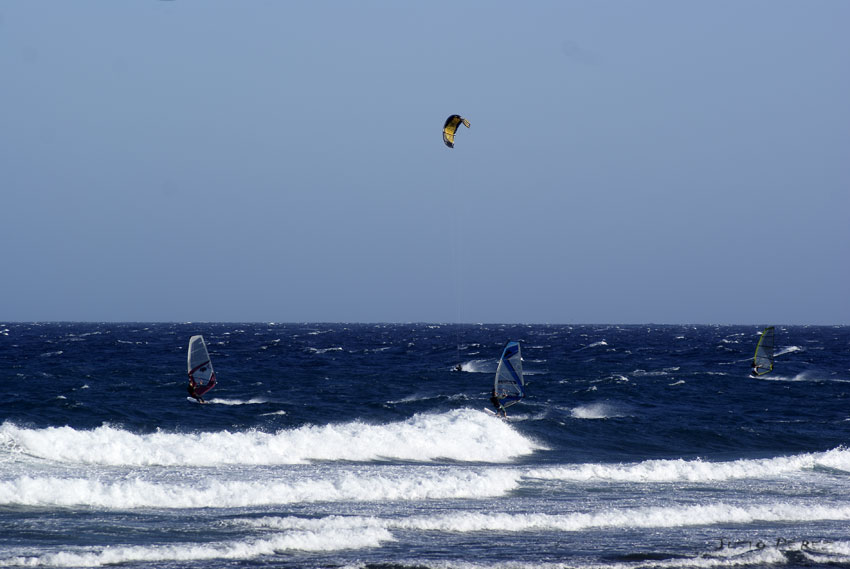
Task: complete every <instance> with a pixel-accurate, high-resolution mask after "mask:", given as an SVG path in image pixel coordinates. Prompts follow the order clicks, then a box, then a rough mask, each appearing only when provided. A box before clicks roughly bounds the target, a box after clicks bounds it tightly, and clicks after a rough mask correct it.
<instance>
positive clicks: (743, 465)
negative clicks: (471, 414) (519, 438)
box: [526, 448, 850, 482]
mask: <svg viewBox="0 0 850 569" xmlns="http://www.w3.org/2000/svg"><path fill="white" fill-rule="evenodd" d="M815 467H823V468H830V469H834V470H843V471H847V472H850V450H846V449H843V448H839V449H834V450H831V451H827V452H822V453H807V454H800V455H795V456H789V457H778V458H768V459H755V460H747V459H742V460H734V461H730V462H706V461H702V460H682V459H678V460H647V461H643V462H638V463H633V464H580V465H576V466H565V467H557V468H540V469H532V470H529V471H527V472H526V475H527V476H529V477H531V478H543V479H550V480H567V481H576V482H586V481H611V482H717V481H723V480H735V479H746V478H752V479H767V478H775V477H780V476H783V475H786V474H789V473H793V472H800V471H804V470H811V469H813V468H815Z"/></svg>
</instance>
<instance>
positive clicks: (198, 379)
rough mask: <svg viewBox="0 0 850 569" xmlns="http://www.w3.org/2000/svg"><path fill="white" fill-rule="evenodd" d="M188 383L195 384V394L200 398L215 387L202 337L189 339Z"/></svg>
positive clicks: (213, 373) (213, 375)
mask: <svg viewBox="0 0 850 569" xmlns="http://www.w3.org/2000/svg"><path fill="white" fill-rule="evenodd" d="M188 368H189V381H191V382H193V383H195V384H196V385H197V387H196V388H195V394H196V395H198V397H200V396H201V395H203V394H204V393H206V392H207V391H209V390H210V389H212V388H213V387H215V372H214V371H213V366H212V362H211V361H210V355H209V353H208V352H207V345H206V344H205V343H204V337H203V336H192V337H191V338H189V355H188Z"/></svg>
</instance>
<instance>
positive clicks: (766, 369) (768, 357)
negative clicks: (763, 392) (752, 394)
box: [753, 326, 774, 375]
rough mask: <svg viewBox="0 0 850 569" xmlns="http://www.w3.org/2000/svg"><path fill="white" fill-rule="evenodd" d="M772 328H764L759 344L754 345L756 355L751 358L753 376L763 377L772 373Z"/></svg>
mask: <svg viewBox="0 0 850 569" xmlns="http://www.w3.org/2000/svg"><path fill="white" fill-rule="evenodd" d="M773 336H774V333H773V326H768V327H767V328H765V329H764V330H763V331H762V333H761V337H760V338H759V343H758V345H756V355H755V356H753V374H755V375H764V374H766V373H770V372H772V371H773Z"/></svg>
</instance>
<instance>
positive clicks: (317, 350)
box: [307, 346, 343, 354]
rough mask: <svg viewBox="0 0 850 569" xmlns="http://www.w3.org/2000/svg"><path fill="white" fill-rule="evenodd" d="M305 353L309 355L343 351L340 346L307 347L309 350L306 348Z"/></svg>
mask: <svg viewBox="0 0 850 569" xmlns="http://www.w3.org/2000/svg"><path fill="white" fill-rule="evenodd" d="M307 351H308V352H310V353H311V354H326V353H328V352H341V351H343V349H342V347H340V346H334V347H332V348H313V347H309V348H307Z"/></svg>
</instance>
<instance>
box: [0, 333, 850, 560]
mask: <svg viewBox="0 0 850 569" xmlns="http://www.w3.org/2000/svg"><path fill="white" fill-rule="evenodd" d="M765 324H770V323H765ZM760 330H761V326H660V325H642V326H589V325H588V326H566V325H564V326H556V325H443V324H276V323H263V324H257V323H250V324H232V323H229V324H210V323H198V324H193V323H180V324H149V323H121V324H115V323H106V324H97V323H46V324H41V323H6V324H0V566H2V567H18V566H24V567H100V566H105V565H110V566H111V565H115V566H119V567H127V568H177V567H180V568H201V567H203V568H237V567H239V568H246V567H284V568H312V567H315V568H325V567H327V568H355V567H362V568H375V569H378V568H382V569H384V568H409V569H414V568H417V569H422V568H440V569H442V568H459V569H467V568H468V569H478V568H481V569H489V568H497V567H498V568H509V569H523V568H538V567H539V568H547V569H548V568H552V569H554V568H561V567H576V568H591V567H600V568H602V567H617V568H624V569H636V568H643V567H662V568H685V567H763V566H777V567H836V566H844V567H850V449H848V448H847V446H846V445H848V442H850V327H848V326H836V327H827V326H821V327H819V326H779V325H777V326H776V353H777V357H776V363H775V370H774V372H773V373H771V374H768V375H766V376H763V377H761V378H758V379H756V378H751V377H749V362H750V360H751V358H752V356H753V352H754V350H755V345H756V342H757V340H758V336H759V332H760ZM194 334H203V336H204V338H205V339H206V342H207V345H208V347H209V351H210V356H211V358H212V362H213V365H214V367H215V370H216V374H217V376H218V385H217V386H216V388H215V389H213V390H212V391H210V392H209V393H208V394H207V396H206V398H207V399H208V404H206V405H201V404H198V403H197V402H195V401H194V400H191V399H189V398H188V397H187V393H186V351H187V345H188V340H189V337H190V336H191V335H194ZM509 340H517V341H518V342H519V343H520V345H521V348H522V356H523V367H524V370H525V377H526V380H527V387H526V389H527V394H528V395H527V397H526V398H525V399H524V400H523V401H522V402H521V403H519V404H517V405H515V406H513V407H511V408H510V409H509V410H508V420H506V421H504V420H501V419H499V418H496V417H494V416H492V415H491V414H490V413H488V412H487V411H485V408H486V407H488V406H489V402H488V396H489V394H490V390H491V388H492V385H493V377H494V373H495V370H496V361H497V358H498V357H499V355H500V354H501V351H502V348H503V347H504V345H505V343H506V342H507V341H509ZM457 364H461V371H454V367H455V366H456V365H457Z"/></svg>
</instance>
